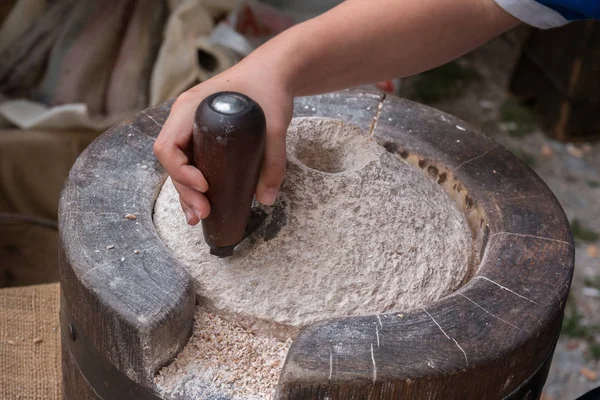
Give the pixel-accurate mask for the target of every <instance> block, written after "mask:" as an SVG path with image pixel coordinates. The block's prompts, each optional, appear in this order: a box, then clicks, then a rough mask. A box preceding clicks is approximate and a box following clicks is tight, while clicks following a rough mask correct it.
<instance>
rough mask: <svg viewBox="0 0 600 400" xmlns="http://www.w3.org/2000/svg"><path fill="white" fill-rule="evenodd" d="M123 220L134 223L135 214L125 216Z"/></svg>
mask: <svg viewBox="0 0 600 400" xmlns="http://www.w3.org/2000/svg"><path fill="white" fill-rule="evenodd" d="M125 219H128V220H130V221H135V220H136V219H137V217H136V216H135V214H125Z"/></svg>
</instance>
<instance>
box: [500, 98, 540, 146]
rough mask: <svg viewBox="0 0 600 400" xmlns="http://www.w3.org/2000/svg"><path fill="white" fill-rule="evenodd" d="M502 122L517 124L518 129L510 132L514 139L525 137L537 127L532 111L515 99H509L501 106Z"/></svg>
mask: <svg viewBox="0 0 600 400" xmlns="http://www.w3.org/2000/svg"><path fill="white" fill-rule="evenodd" d="M500 120H502V121H504V122H514V123H515V124H516V129H513V130H510V131H508V134H509V135H511V136H514V137H523V136H525V135H527V134H529V133H531V132H533V130H534V129H535V127H536V125H537V121H536V119H535V115H534V114H533V113H532V112H531V110H529V109H528V108H526V107H525V106H523V105H522V104H520V103H519V102H518V101H517V100H516V99H514V98H509V99H507V100H506V101H505V102H504V103H502V105H501V106H500Z"/></svg>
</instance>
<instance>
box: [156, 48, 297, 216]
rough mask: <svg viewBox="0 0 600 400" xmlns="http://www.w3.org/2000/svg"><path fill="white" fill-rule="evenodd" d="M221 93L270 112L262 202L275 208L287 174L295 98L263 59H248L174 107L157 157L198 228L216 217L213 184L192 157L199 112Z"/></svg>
mask: <svg viewBox="0 0 600 400" xmlns="http://www.w3.org/2000/svg"><path fill="white" fill-rule="evenodd" d="M221 91H235V92H239V93H243V94H245V95H247V96H248V97H250V98H251V99H253V100H254V101H256V102H257V103H258V104H260V106H261V107H262V109H263V111H264V113H265V117H266V120H267V140H266V148H265V157H264V160H263V164H262V167H261V171H260V176H259V179H258V184H257V186H256V192H255V193H256V198H257V199H258V201H260V202H261V203H263V204H266V205H271V204H273V202H274V201H275V196H276V195H277V191H278V190H279V186H280V185H281V182H282V181H283V178H284V175H285V163H286V151H285V135H286V131H287V127H288V125H289V123H290V121H291V118H292V111H293V96H292V95H290V94H289V90H287V87H286V85H285V82H284V80H283V79H279V78H278V75H277V73H276V71H270V70H269V67H268V66H265V65H264V64H262V63H261V62H260V60H255V61H253V60H248V61H243V62H242V63H240V64H238V65H236V66H234V67H233V68H231V69H229V70H227V71H225V72H223V73H222V74H220V75H218V76H215V77H214V78H212V79H210V80H208V81H206V82H203V83H201V84H199V85H197V86H195V87H193V88H191V89H190V90H188V91H186V92H184V93H182V94H181V95H180V96H179V97H178V98H177V99H176V100H175V103H173V107H172V108H171V113H170V115H169V118H167V121H166V122H165V125H164V126H163V129H162V131H161V132H160V134H159V135H158V138H157V139H156V142H155V144H154V153H155V154H156V157H157V158H158V160H159V161H160V163H161V164H162V165H163V167H164V168H165V169H166V170H167V172H168V173H169V175H170V176H171V179H172V180H173V184H174V185H175V188H176V189H177V192H178V193H179V201H180V203H181V207H182V208H183V211H184V213H185V215H186V219H187V222H188V224H190V225H196V224H197V223H198V222H199V221H200V220H201V219H202V218H206V217H207V216H208V214H209V213H210V204H209V202H208V200H207V199H206V197H205V196H204V194H203V193H204V192H206V190H207V189H208V183H207V182H206V179H205V178H204V175H202V172H201V171H199V170H198V169H196V167H194V166H193V165H191V160H190V158H189V157H188V154H190V152H189V151H188V149H189V146H190V143H191V139H192V125H193V121H194V113H195V111H196V108H197V107H198V105H199V104H200V102H201V101H202V100H203V99H204V98H205V97H207V96H209V95H211V94H213V93H216V92H221Z"/></svg>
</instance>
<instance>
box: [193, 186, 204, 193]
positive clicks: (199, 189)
mask: <svg viewBox="0 0 600 400" xmlns="http://www.w3.org/2000/svg"><path fill="white" fill-rule="evenodd" d="M193 188H194V189H196V190H197V191H199V192H200V193H206V188H203V189H201V188H200V187H199V186H193Z"/></svg>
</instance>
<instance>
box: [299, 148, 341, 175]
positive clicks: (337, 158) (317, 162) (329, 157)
mask: <svg viewBox="0 0 600 400" xmlns="http://www.w3.org/2000/svg"><path fill="white" fill-rule="evenodd" d="M296 158H298V160H299V161H300V162H302V164H304V165H306V166H307V167H309V168H312V169H316V170H317V171H321V172H329V173H336V172H342V171H343V170H344V169H345V168H344V167H345V166H344V154H343V151H342V149H339V148H337V149H328V148H325V147H322V143H315V142H302V145H301V146H300V147H299V148H297V149H296Z"/></svg>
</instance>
